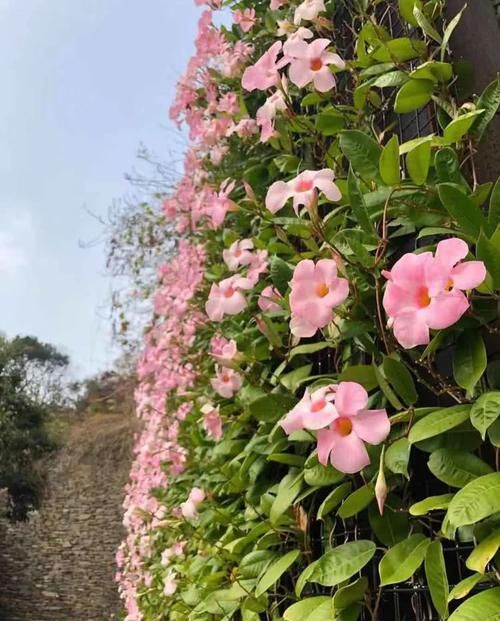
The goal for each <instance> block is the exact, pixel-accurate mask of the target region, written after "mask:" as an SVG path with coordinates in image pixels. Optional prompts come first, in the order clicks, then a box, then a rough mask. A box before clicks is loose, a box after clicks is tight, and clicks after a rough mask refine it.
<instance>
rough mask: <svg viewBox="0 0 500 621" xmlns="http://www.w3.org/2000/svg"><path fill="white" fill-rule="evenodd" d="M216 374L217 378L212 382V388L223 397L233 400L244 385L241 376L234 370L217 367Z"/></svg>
mask: <svg viewBox="0 0 500 621" xmlns="http://www.w3.org/2000/svg"><path fill="white" fill-rule="evenodd" d="M216 373H217V376H216V377H214V378H212V379H211V380H210V384H211V385H212V388H213V389H214V390H215V392H216V393H218V394H219V395H220V396H221V397H224V398H225V399H232V397H234V394H235V393H236V392H238V390H239V389H240V388H241V385H242V384H243V380H242V379H241V375H240V374H239V373H237V372H236V371H233V369H227V368H225V367H217V369H216Z"/></svg>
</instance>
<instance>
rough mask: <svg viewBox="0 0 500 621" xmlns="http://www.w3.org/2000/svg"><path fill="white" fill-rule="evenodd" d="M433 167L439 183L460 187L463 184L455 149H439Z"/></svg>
mask: <svg viewBox="0 0 500 621" xmlns="http://www.w3.org/2000/svg"><path fill="white" fill-rule="evenodd" d="M434 167H435V168H436V174H437V177H438V181H439V182H440V183H456V184H458V185H460V184H461V183H462V182H463V177H462V173H461V172H460V162H459V160H458V155H457V153H456V151H455V149H452V148H451V147H444V148H443V149H439V151H437V153H436V156H435V158H434ZM471 200H472V199H471Z"/></svg>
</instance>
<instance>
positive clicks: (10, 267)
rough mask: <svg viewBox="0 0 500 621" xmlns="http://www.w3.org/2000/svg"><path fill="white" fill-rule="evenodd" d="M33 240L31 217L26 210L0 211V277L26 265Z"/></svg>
mask: <svg viewBox="0 0 500 621" xmlns="http://www.w3.org/2000/svg"><path fill="white" fill-rule="evenodd" d="M33 242H34V227H33V219H32V217H31V214H30V213H29V212H28V211H18V210H16V211H14V210H13V209H2V210H1V211H0V277H1V275H2V274H7V275H11V274H13V273H16V272H17V271H18V270H19V269H21V268H23V267H25V266H26V265H28V263H29V261H30V258H31V254H32V250H33Z"/></svg>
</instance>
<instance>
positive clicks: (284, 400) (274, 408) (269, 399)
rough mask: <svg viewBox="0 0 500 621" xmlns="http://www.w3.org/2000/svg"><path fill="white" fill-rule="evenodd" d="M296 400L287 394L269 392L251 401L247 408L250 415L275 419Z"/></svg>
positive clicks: (283, 413)
mask: <svg viewBox="0 0 500 621" xmlns="http://www.w3.org/2000/svg"><path fill="white" fill-rule="evenodd" d="M296 403H297V400H296V399H294V398H293V397H291V396H289V395H278V394H269V395H267V396H265V397H260V398H259V399H256V400H255V401H252V403H250V405H249V406H248V410H249V412H250V414H251V415H252V416H254V417H255V418H256V419H257V420H261V421H271V422H273V421H277V420H279V419H280V418H282V417H283V416H284V415H285V414H286V413H287V412H289V411H290V410H291V409H292V408H293V407H294V405H295V404H296Z"/></svg>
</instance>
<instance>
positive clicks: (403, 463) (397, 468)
mask: <svg viewBox="0 0 500 621" xmlns="http://www.w3.org/2000/svg"><path fill="white" fill-rule="evenodd" d="M410 451H411V446H410V443H409V442H408V439H407V438H400V439H399V440H396V442H393V443H392V444H391V445H390V446H389V447H388V448H387V449H386V451H385V465H386V466H387V468H389V470H390V471H391V472H394V474H402V475H403V476H405V477H406V478H407V479H408V478H409V477H410V475H409V473H408V461H409V459H410Z"/></svg>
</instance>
